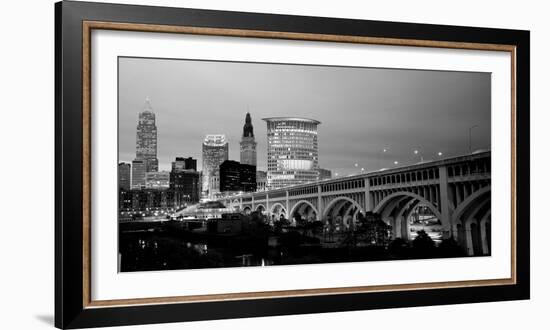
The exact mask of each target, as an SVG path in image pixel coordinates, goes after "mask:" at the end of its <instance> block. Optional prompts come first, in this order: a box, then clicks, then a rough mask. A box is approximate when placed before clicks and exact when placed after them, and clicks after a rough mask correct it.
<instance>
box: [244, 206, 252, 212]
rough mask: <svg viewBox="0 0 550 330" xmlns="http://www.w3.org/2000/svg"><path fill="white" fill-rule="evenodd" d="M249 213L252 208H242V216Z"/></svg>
mask: <svg viewBox="0 0 550 330" xmlns="http://www.w3.org/2000/svg"><path fill="white" fill-rule="evenodd" d="M250 212H252V207H251V206H250V205H246V206H244V207H243V213H244V214H250Z"/></svg>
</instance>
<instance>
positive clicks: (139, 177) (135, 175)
mask: <svg viewBox="0 0 550 330" xmlns="http://www.w3.org/2000/svg"><path fill="white" fill-rule="evenodd" d="M145 172H146V171H145V161H144V160H141V159H134V160H133V161H132V189H141V188H145Z"/></svg>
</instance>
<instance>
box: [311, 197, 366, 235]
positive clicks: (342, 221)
mask: <svg viewBox="0 0 550 330" xmlns="http://www.w3.org/2000/svg"><path fill="white" fill-rule="evenodd" d="M354 209H355V211H354ZM342 210H344V212H343V213H342V212H341V211H342ZM359 212H362V213H363V214H364V213H365V210H364V209H363V207H362V206H361V204H359V202H357V201H356V200H354V199H353V198H350V197H347V196H339V197H336V198H334V199H333V200H331V201H330V202H329V203H328V204H327V206H326V207H325V209H324V211H323V217H322V218H321V221H328V218H329V216H330V218H331V221H333V225H335V226H337V227H340V226H341V227H342V228H350V227H352V226H354V223H355V221H356V220H357V214H359Z"/></svg>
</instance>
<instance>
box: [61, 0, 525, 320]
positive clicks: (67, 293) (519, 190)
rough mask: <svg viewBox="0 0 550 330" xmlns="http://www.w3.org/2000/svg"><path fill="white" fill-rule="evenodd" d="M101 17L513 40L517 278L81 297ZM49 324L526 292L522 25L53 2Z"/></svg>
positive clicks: (471, 299) (329, 308)
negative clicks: (247, 295) (91, 99)
mask: <svg viewBox="0 0 550 330" xmlns="http://www.w3.org/2000/svg"><path fill="white" fill-rule="evenodd" d="M84 21H103V22H117V23H138V24H155V25H170V26H192V27H201V28H223V29H237V30H260V31H276V32H290V33H304V34H314V35H315V34H327V35H336V36H357V37H372V38H395V39H404V40H420V41H423V40H424V41H441V42H455V43H482V44H495V45H496V44H500V45H512V46H514V47H515V50H516V53H515V54H516V57H515V60H516V66H515V74H516V83H515V85H516V91H515V92H516V103H515V105H516V109H517V111H516V112H515V114H516V117H515V120H516V132H515V134H516V163H515V170H516V180H515V182H516V185H515V187H513V188H515V196H516V199H515V201H516V204H515V205H514V206H515V210H516V217H517V221H516V228H515V234H516V235H515V243H516V250H515V257H516V268H515V270H516V281H515V282H516V283H515V284H512V285H483V286H474V287H452V288H437V289H423V290H401V291H391V290H390V291H381V292H367V293H353V297H350V294H347V293H346V294H330V295H328V294H327V295H310V296H293V297H275V298H261V299H237V300H227V301H209V302H184V303H170V304H154V303H152V304H145V305H129V306H106V307H94V308H89V307H86V306H85V305H86V304H85V301H86V297H85V295H84V293H83V292H84V289H85V285H86V284H85V282H86V281H84V280H83V278H84V277H85V274H86V270H85V264H86V260H85V257H84V252H85V251H84V248H83V243H82V242H83V239H84V236H85V235H84V233H85V231H86V230H87V229H88V228H86V227H85V226H84V224H83V222H82V221H81V219H82V218H83V214H84V213H85V212H87V210H86V207H85V205H84V203H83V198H85V193H84V188H85V185H86V178H85V173H84V170H83V165H84V163H85V158H84V152H85V150H84V138H83V136H84V133H85V132H84V130H85V127H84V126H83V117H84V112H83V98H84V94H83V70H82V68H83V61H84V59H83V49H82V45H83V28H84V26H83V22H84ZM55 53H56V54H55V75H56V76H55V108H56V112H55V132H56V133H55V150H56V151H55V152H56V155H55V213H56V216H55V217H56V220H55V236H56V237H55V263H56V265H55V325H56V327H59V328H85V327H98V326H118V325H135V324H146V323H165V322H182V321H195V320H215V319H224V318H243V317H258V316H272V315H288V314H306V313H324V312H338V311H352V310H366V309H377V308H396V307H410V306H426V305H446V304H460V303H477V302H488V301H504V300H518V299H529V290H530V282H529V281H530V279H529V277H530V261H529V227H530V224H529V218H530V210H529V201H530V196H529V180H530V173H529V166H530V141H529V116H530V114H529V112H530V99H529V98H530V85H529V81H530V36H529V31H518V30H505V29H491V28H474V27H460V26H443V25H429V24H410V23H395V22H380V21H366V20H354V19H335V18H320V17H303V16H288V15H272V14H257V13H245V12H226V11H212V10H197V9H183V8H166V7H149V6H137V5H120V4H104V3H86V2H72V1H62V2H58V3H56V5H55Z"/></svg>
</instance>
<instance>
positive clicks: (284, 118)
mask: <svg viewBox="0 0 550 330" xmlns="http://www.w3.org/2000/svg"><path fill="white" fill-rule="evenodd" d="M262 120H265V121H267V122H270V121H303V122H306V123H313V124H317V125H319V124H320V123H321V122H320V121H318V120H315V119H309V118H302V117H270V118H262Z"/></svg>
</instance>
